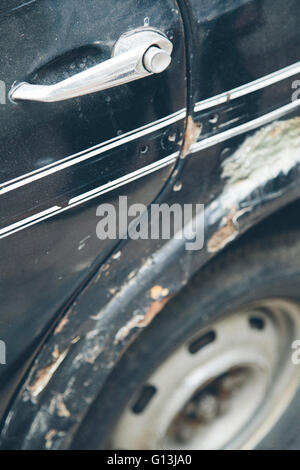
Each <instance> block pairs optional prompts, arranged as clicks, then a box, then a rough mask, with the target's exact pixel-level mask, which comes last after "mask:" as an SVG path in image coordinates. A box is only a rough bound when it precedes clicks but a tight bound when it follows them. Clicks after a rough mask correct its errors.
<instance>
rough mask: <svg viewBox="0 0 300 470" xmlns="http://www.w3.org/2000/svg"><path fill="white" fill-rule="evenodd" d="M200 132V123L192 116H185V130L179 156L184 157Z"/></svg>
mask: <svg viewBox="0 0 300 470" xmlns="http://www.w3.org/2000/svg"><path fill="white" fill-rule="evenodd" d="M201 132H202V125H201V124H196V123H195V122H194V121H193V118H192V116H188V117H187V123H186V131H185V136H184V146H183V150H182V153H181V158H185V157H186V156H187V155H188V154H189V152H190V147H191V145H192V144H194V143H195V142H197V140H198V137H199V135H200V134H201Z"/></svg>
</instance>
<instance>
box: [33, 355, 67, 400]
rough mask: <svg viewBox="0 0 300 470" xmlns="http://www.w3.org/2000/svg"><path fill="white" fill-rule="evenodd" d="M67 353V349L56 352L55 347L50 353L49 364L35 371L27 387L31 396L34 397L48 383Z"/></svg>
mask: <svg viewBox="0 0 300 470" xmlns="http://www.w3.org/2000/svg"><path fill="white" fill-rule="evenodd" d="M67 354H68V349H66V350H65V351H63V352H62V353H58V352H57V349H55V350H54V351H53V353H52V355H53V357H54V359H53V361H52V362H50V364H48V365H47V366H46V367H43V368H42V369H40V370H38V371H37V373H36V375H35V380H34V382H33V384H32V385H29V386H28V387H27V389H28V391H29V392H30V394H31V396H32V397H33V398H36V397H37V396H38V395H39V394H40V393H41V392H42V391H43V390H44V388H45V387H46V386H47V385H48V383H49V382H50V380H51V379H52V377H53V375H54V373H55V372H56V370H57V369H58V368H59V366H60V364H61V363H62V362H63V360H64V359H65V357H66V355H67Z"/></svg>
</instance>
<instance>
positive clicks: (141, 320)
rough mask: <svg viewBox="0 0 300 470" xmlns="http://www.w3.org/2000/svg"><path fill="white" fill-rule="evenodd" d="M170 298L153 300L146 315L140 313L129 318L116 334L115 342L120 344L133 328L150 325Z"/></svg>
mask: <svg viewBox="0 0 300 470" xmlns="http://www.w3.org/2000/svg"><path fill="white" fill-rule="evenodd" d="M170 298H171V296H169V297H165V298H164V299H162V300H156V301H155V302H152V304H151V305H150V307H149V308H148V310H147V312H146V314H145V315H141V314H138V315H135V316H134V317H133V318H131V320H129V322H128V323H127V324H126V325H125V326H123V327H122V328H121V329H120V330H119V331H118V333H117V334H116V337H115V341H114V344H118V343H119V342H120V341H123V340H124V339H125V338H126V337H127V336H128V335H129V333H130V332H131V330H133V328H145V327H146V326H148V325H149V324H150V323H151V322H152V320H153V319H154V318H155V317H156V315H157V314H158V313H159V312H160V311H161V310H162V309H163V307H164V306H165V305H166V303H167V302H168V301H169V300H170Z"/></svg>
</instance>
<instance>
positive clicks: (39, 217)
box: [0, 152, 180, 240]
mask: <svg viewBox="0 0 300 470" xmlns="http://www.w3.org/2000/svg"><path fill="white" fill-rule="evenodd" d="M179 154H180V152H175V153H173V154H171V155H169V156H168V157H165V158H163V159H162V160H159V161H157V162H154V163H151V165H148V166H146V167H144V168H141V169H140V170H137V171H134V172H132V173H129V174H128V175H126V176H123V177H122V178H118V179H116V180H115V181H112V182H111V183H107V184H104V185H102V186H99V187H98V188H95V189H94V190H92V191H88V192H86V193H83V194H81V195H80V196H76V197H75V198H72V199H70V201H69V204H68V206H67V207H60V206H54V207H51V208H49V209H47V210H45V211H43V212H39V213H38V214H35V215H33V216H31V217H27V218H26V219H23V220H21V221H19V222H15V223H14V224H11V225H8V226H7V227H4V228H2V229H0V240H1V239H2V238H6V237H8V236H10V235H13V234H14V233H16V232H19V231H20V230H23V229H25V228H28V227H31V226H32V225H35V224H37V223H39V222H42V221H43V220H46V219H49V218H50V217H53V216H54V215H57V214H60V213H62V212H65V211H67V210H69V209H72V208H73V207H75V206H78V205H80V204H83V203H84V202H86V201H89V200H91V199H94V198H96V197H98V196H101V195H102V194H105V193H107V192H109V191H113V190H115V189H117V188H120V187H121V186H124V185H125V184H128V183H131V182H132V181H135V180H137V179H140V178H142V177H143V176H147V175H149V174H151V173H153V172H155V171H158V170H160V169H161V168H164V167H165V166H168V165H170V164H171V163H174V162H175V161H176V160H177V158H178V157H179Z"/></svg>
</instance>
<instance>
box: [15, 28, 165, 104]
mask: <svg viewBox="0 0 300 470" xmlns="http://www.w3.org/2000/svg"><path fill="white" fill-rule="evenodd" d="M172 50H173V45H172V43H171V41H169V39H167V38H166V37H165V36H164V35H163V34H162V33H160V32H158V31H155V30H149V29H148V30H139V31H135V32H132V33H126V34H124V35H123V36H121V37H120V39H119V40H118V41H117V42H116V44H115V47H114V50H113V54H112V58H111V59H109V60H106V61H105V62H102V63H101V64H99V65H96V66H94V67H92V68H90V69H88V70H85V71H84V72H80V73H79V74H77V75H74V76H72V77H70V78H67V79H66V80H63V81H62V82H59V83H56V84H55V85H32V84H30V83H26V82H22V83H19V84H17V85H14V86H13V88H12V89H11V91H10V98H11V99H12V100H13V101H19V100H29V101H43V102H55V101H64V100H68V99H70V98H75V97H77V96H82V95H87V94H90V93H95V92H96V91H101V90H106V89H107V88H112V87H115V86H118V85H122V84H124V83H128V82H132V81H134V80H139V79H140V78H143V77H146V76H148V75H152V74H155V73H161V72H163V71H164V70H165V69H166V68H167V67H168V66H169V65H170V62H171V53H172Z"/></svg>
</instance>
